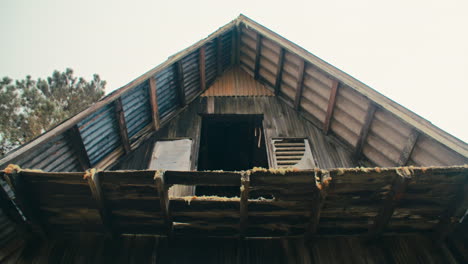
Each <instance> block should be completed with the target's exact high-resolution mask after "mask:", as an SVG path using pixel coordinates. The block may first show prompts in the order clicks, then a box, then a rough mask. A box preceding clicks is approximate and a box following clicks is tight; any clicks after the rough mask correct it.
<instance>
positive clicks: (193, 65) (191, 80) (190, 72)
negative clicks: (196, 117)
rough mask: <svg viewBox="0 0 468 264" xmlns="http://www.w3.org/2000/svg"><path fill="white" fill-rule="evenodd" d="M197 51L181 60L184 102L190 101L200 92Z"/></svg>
mask: <svg viewBox="0 0 468 264" xmlns="http://www.w3.org/2000/svg"><path fill="white" fill-rule="evenodd" d="M199 55H200V53H199V51H198V50H196V51H194V52H192V53H191V54H189V55H187V56H185V57H184V58H182V70H183V73H184V91H185V98H186V100H190V99H192V98H193V97H194V96H195V95H196V93H197V91H199V90H200V69H199V67H198V65H199V64H198V61H199V57H200V56H199Z"/></svg>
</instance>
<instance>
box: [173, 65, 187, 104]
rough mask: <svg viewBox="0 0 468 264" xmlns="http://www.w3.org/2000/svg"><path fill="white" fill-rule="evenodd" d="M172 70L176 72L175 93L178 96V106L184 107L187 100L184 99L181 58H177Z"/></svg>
mask: <svg viewBox="0 0 468 264" xmlns="http://www.w3.org/2000/svg"><path fill="white" fill-rule="evenodd" d="M174 71H175V73H176V86H177V95H178V97H179V104H180V106H182V107H184V106H185V105H186V104H187V102H186V101H185V89H184V69H183V67H182V60H179V61H178V62H176V63H175V64H174Z"/></svg>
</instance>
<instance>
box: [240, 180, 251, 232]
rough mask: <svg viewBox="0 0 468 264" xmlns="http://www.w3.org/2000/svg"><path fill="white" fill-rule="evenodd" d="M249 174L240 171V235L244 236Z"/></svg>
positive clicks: (246, 220)
mask: <svg viewBox="0 0 468 264" xmlns="http://www.w3.org/2000/svg"><path fill="white" fill-rule="evenodd" d="M249 190H250V174H249V173H245V172H244V173H242V176H241V188H240V227H239V230H240V235H241V236H245V232H246V230H247V225H248V207H249Z"/></svg>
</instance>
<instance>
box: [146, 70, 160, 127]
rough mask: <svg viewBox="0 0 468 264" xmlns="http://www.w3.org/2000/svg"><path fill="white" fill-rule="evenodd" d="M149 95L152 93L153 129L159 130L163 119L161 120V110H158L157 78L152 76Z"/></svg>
mask: <svg viewBox="0 0 468 264" xmlns="http://www.w3.org/2000/svg"><path fill="white" fill-rule="evenodd" d="M148 89H149V95H150V103H151V116H152V120H153V129H154V130H156V131H157V130H159V128H160V127H161V121H160V120H159V110H158V96H157V93H156V91H157V86H156V79H155V78H154V77H151V78H150V79H149V87H148Z"/></svg>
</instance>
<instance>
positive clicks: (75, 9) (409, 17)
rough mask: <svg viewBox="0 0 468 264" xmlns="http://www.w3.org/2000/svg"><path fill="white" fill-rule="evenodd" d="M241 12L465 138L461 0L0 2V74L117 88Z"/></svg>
mask: <svg viewBox="0 0 468 264" xmlns="http://www.w3.org/2000/svg"><path fill="white" fill-rule="evenodd" d="M240 13H243V14H245V15H247V16H248V17H250V18H252V19H253V20H255V21H257V22H259V23H261V24H263V25H264V26H266V27H268V28H270V29H272V30H273V31H275V32H277V33H279V34H280V35H282V36H284V37H286V38H288V39H290V40H292V41H293V42H295V43H297V44H299V45H300V46H302V47H304V48H305V49H307V50H309V51H310V52H312V53H313V54H315V55H317V56H319V57H320V58H322V59H324V60H325V61H327V62H329V63H331V64H333V65H335V66H336V67H338V68H340V69H342V70H344V71H345V72H347V73H349V74H351V75H352V76H354V77H356V78H357V79H359V80H360V81H362V82H364V83H366V84H368V85H370V86H371V87H373V88H374V89H376V90H377V91H379V92H381V93H383V94H384V95H386V96H388V97H390V98H391V99H393V100H395V101H397V102H399V103H400V104H402V105H404V106H406V107H408V108H409V109H411V110H413V111H414V112H416V113H417V114H419V115H421V116H423V117H424V118H426V119H428V120H430V121H431V122H433V123H434V124H435V125H437V126H439V127H440V128H442V129H444V130H446V131H447V132H449V133H452V134H453V135H455V136H457V137H458V138H460V139H462V140H464V141H465V142H467V141H468V122H467V121H468V118H467V116H468V106H467V105H466V103H467V99H468V15H466V14H467V13H468V1H466V0H444V1H440V0H439V1H431V0H411V1H407V0H406V1H404V0H397V1H375V0H353V1H293V0H289V1H272V0H270V1H253V0H250V1H244V0H237V1H226V2H223V1H220V0H218V1H216V0H214V1H202V0H200V1H175V0H173V1H138V0H132V1H128V0H127V1H118V0H113V1H110V0H109V1H97V0H80V1H76V0H75V1H68V0H66V1H65V0H62V1H58V0H57V1H54V0H42V1H33V0H30V1H25V0H2V1H0V33H1V36H2V39H1V41H0V77H3V76H9V77H12V78H24V76H26V75H28V74H29V75H32V76H33V77H34V78H37V77H46V76H48V75H50V74H51V73H52V71H53V70H55V69H58V70H64V69H65V68H66V67H71V68H73V69H74V70H75V73H76V75H78V76H84V77H86V78H87V79H90V78H91V76H92V74H93V73H98V74H100V75H101V77H102V78H103V79H105V80H107V82H108V86H107V92H109V91H111V90H114V89H117V88H119V87H121V86H123V85H125V84H126V83H128V82H130V81H131V80H133V79H134V78H136V77H138V76H139V75H141V74H143V73H144V72H146V71H147V70H149V69H151V68H153V67H154V66H156V65H158V64H159V63H161V62H163V61H164V60H166V59H167V57H169V56H170V55H172V54H173V53H175V52H177V51H180V50H182V49H184V48H185V47H187V46H188V45H190V44H193V43H194V42H196V41H197V40H199V39H201V38H204V37H206V36H207V35H208V34H209V33H211V32H213V31H214V30H216V29H217V28H218V27H221V26H222V25H224V24H226V23H228V22H229V21H231V20H233V19H235V18H236V17H237V16H238V15H239V14H240Z"/></svg>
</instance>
